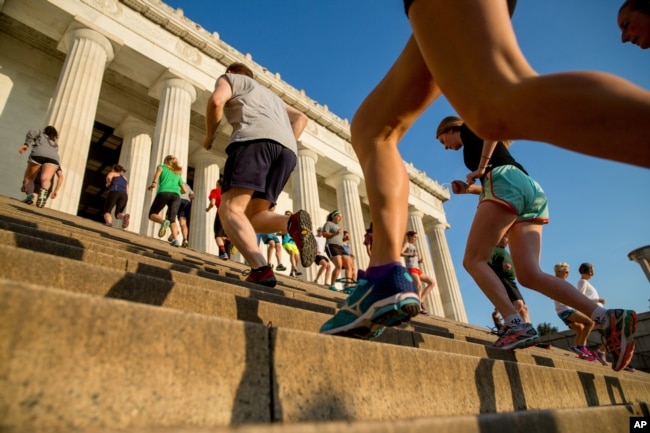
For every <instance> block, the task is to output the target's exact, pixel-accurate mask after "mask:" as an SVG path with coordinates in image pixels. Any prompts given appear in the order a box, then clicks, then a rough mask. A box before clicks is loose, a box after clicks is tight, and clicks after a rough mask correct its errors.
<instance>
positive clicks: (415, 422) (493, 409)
mask: <svg viewBox="0 0 650 433" xmlns="http://www.w3.org/2000/svg"><path fill="white" fill-rule="evenodd" d="M0 240H1V241H0V263H1V264H2V265H1V266H0V312H2V320H1V321H0V431H1V432H28V431H29V432H34V431H36V432H38V431H43V432H70V431H81V432H102V433H106V432H113V431H126V432H133V433H144V432H159V431H164V432H178V433H181V432H183V433H199V432H235V431H236V432H240V433H247V432H250V433H258V432H259V433H262V432H279V431H283V432H294V431H295V432H370V431H372V432H425V431H426V432H431V431H436V432H442V433H444V432H477V433H478V432H481V433H489V432H504V431H526V432H544V433H548V432H570V431H576V430H577V429H580V430H582V429H585V428H593V429H595V430H596V429H597V431H628V430H627V429H628V420H629V418H630V417H631V416H649V415H650V411H649V410H648V407H647V403H648V402H650V375H648V374H647V373H643V372H636V373H628V372H619V373H616V372H614V371H612V370H611V368H609V367H603V366H601V365H599V364H598V365H596V364H594V363H588V362H586V361H582V360H579V359H578V358H577V357H576V356H575V355H573V354H570V353H569V352H567V351H566V350H561V349H558V348H551V349H542V348H529V349H526V350H521V351H516V352H504V351H500V350H496V349H493V348H491V347H490V346H489V345H490V344H491V343H492V342H493V340H494V337H493V336H491V335H490V334H489V332H488V331H487V330H486V329H485V328H480V327H476V326H472V325H468V324H464V323H458V322H454V321H451V320H447V319H442V318H432V317H422V316H419V317H417V318H416V319H414V320H412V321H411V322H410V323H409V324H408V325H405V326H402V327H400V328H397V329H388V330H386V332H384V334H383V335H382V336H381V337H380V338H379V339H378V340H377V341H373V342H367V341H358V340H351V339H346V338H340V337H331V336H325V335H320V334H319V333H318V329H319V327H320V325H321V324H322V323H323V322H324V321H325V320H327V318H329V317H330V316H331V314H333V313H334V312H335V310H336V308H337V306H338V305H340V304H341V303H342V302H343V300H344V297H343V296H344V295H342V294H339V293H334V292H330V291H328V290H325V289H323V287H322V286H317V285H315V284H310V283H305V282H302V281H299V280H296V279H293V278H289V277H284V276H278V286H276V288H274V289H269V288H265V287H262V286H257V285H255V284H250V283H247V282H245V281H243V278H244V277H242V271H243V270H245V269H246V266H244V265H241V264H238V263H234V262H224V261H220V260H218V259H217V258H216V257H214V256H212V255H209V254H204V253H200V252H196V251H193V250H191V249H178V248H173V247H171V246H168V245H167V243H166V242H162V241H159V240H156V239H152V238H149V237H145V236H141V235H136V234H133V233H130V232H126V231H122V230H119V229H115V228H110V227H106V226H104V225H102V224H99V223H96V222H93V221H90V220H85V219H82V218H79V217H74V216H70V215H67V214H63V213H59V212H56V211H52V210H49V209H38V208H35V207H33V206H27V205H24V204H22V203H20V202H18V201H16V200H12V199H9V198H7V197H0ZM603 427H605V428H603Z"/></svg>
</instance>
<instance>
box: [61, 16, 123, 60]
mask: <svg viewBox="0 0 650 433" xmlns="http://www.w3.org/2000/svg"><path fill="white" fill-rule="evenodd" d="M78 39H86V40H89V41H93V42H95V43H96V44H97V45H99V46H100V47H102V49H103V50H104V52H105V53H106V63H105V64H104V67H106V66H107V65H108V64H109V63H110V62H112V61H113V58H114V57H115V50H113V45H112V44H111V41H109V40H108V38H107V37H106V36H104V35H102V34H101V33H99V32H98V31H96V30H92V29H89V28H86V27H81V25H80V24H78V23H76V24H73V25H72V26H70V28H69V29H68V31H67V32H66V33H65V35H63V38H62V39H61V42H60V43H59V46H58V48H59V50H61V51H63V52H64V53H68V51H69V50H70V47H71V46H72V44H73V42H74V41H75V40H78Z"/></svg>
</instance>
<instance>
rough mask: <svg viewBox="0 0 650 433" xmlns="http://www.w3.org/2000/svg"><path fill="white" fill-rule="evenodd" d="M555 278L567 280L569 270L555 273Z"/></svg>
mask: <svg viewBox="0 0 650 433" xmlns="http://www.w3.org/2000/svg"><path fill="white" fill-rule="evenodd" d="M555 276H556V277H559V278H562V279H563V280H566V279H567V278H569V270H568V269H560V270H559V271H557V272H556V273H555Z"/></svg>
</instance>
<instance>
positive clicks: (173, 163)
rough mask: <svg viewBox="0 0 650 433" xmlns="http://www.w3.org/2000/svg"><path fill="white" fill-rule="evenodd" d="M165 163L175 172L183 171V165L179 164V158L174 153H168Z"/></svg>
mask: <svg viewBox="0 0 650 433" xmlns="http://www.w3.org/2000/svg"><path fill="white" fill-rule="evenodd" d="M163 162H164V164H165V165H166V166H167V167H169V168H170V169H171V170H172V171H173V172H174V173H176V174H181V173H182V172H183V167H181V166H180V165H178V159H176V157H175V156H174V155H167V156H166V157H165V160H164V161H163Z"/></svg>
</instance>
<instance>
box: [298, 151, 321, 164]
mask: <svg viewBox="0 0 650 433" xmlns="http://www.w3.org/2000/svg"><path fill="white" fill-rule="evenodd" d="M298 156H306V157H308V158H310V159H313V160H314V162H317V161H318V153H316V152H315V151H313V150H311V149H299V150H298Z"/></svg>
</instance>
